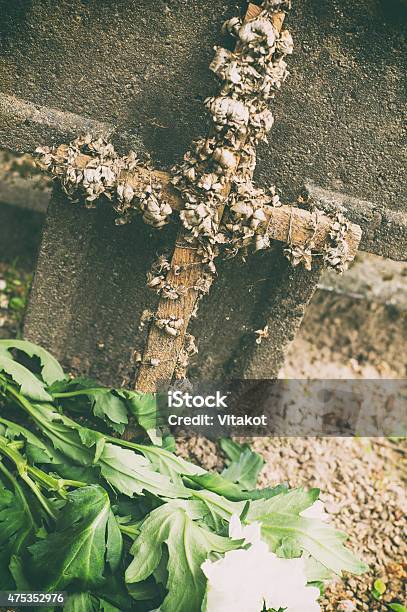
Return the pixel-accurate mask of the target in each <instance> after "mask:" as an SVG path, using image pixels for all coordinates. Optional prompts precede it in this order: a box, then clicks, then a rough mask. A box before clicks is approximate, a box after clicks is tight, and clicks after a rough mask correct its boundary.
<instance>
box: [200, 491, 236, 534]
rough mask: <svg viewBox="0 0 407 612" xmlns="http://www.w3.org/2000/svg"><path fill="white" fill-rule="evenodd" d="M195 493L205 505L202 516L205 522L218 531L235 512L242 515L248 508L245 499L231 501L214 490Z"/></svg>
mask: <svg viewBox="0 0 407 612" xmlns="http://www.w3.org/2000/svg"><path fill="white" fill-rule="evenodd" d="M193 495H194V497H195V499H197V500H199V501H200V502H201V504H202V505H203V511H202V517H203V518H204V520H205V522H206V523H207V524H208V525H209V526H210V527H212V528H214V529H215V530H216V531H221V530H222V529H223V527H224V525H225V524H227V523H229V521H230V519H231V517H232V515H233V514H237V516H241V514H242V512H244V511H245V509H246V503H245V502H244V501H240V502H234V501H230V500H229V499H226V498H225V497H222V496H221V495H218V494H217V493H213V492H212V491H205V490H203V491H194V492H193Z"/></svg>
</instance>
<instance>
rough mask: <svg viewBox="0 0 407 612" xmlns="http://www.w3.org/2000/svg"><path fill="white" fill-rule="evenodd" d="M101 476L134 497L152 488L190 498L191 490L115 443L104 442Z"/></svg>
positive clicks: (156, 490)
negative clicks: (175, 482)
mask: <svg viewBox="0 0 407 612" xmlns="http://www.w3.org/2000/svg"><path fill="white" fill-rule="evenodd" d="M98 465H100V468H101V473H102V476H103V477H104V478H105V479H106V480H107V481H108V482H109V483H110V484H111V485H112V486H113V487H115V489H117V490H118V491H120V492H121V493H124V494H125V495H128V496H129V497H132V496H133V495H135V494H136V495H141V494H142V492H143V491H149V492H150V493H153V495H160V496H162V497H174V498H177V497H188V496H189V492H188V490H187V489H186V488H185V487H183V486H182V485H176V484H174V483H173V482H171V480H170V479H169V478H168V476H166V475H165V474H159V473H158V472H155V471H154V470H153V469H152V466H151V463H150V462H149V461H148V459H146V458H145V457H142V456H141V455H137V454H136V453H135V452H134V451H132V450H127V449H124V448H120V446H116V445H114V444H105V446H104V448H103V451H102V454H101V456H100V459H99V461H98Z"/></svg>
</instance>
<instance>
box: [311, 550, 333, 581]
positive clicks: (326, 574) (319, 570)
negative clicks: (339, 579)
mask: <svg viewBox="0 0 407 612" xmlns="http://www.w3.org/2000/svg"><path fill="white" fill-rule="evenodd" d="M304 557H305V575H306V577H307V581H308V582H321V581H325V580H332V579H333V577H334V574H333V572H331V570H329V569H328V568H326V567H325V565H322V563H319V562H318V561H316V560H315V559H314V557H311V555H306V554H305V553H304Z"/></svg>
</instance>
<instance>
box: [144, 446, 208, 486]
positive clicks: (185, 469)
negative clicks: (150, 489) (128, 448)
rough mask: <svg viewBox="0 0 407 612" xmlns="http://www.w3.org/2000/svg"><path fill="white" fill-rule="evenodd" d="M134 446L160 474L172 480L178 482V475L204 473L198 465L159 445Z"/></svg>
mask: <svg viewBox="0 0 407 612" xmlns="http://www.w3.org/2000/svg"><path fill="white" fill-rule="evenodd" d="M134 448H136V449H137V450H139V451H140V452H141V453H143V455H144V456H145V457H146V458H147V459H148V460H149V461H151V463H152V465H153V466H154V468H155V469H156V470H157V471H158V472H160V474H165V475H167V476H169V478H171V480H172V481H173V482H178V481H179V476H196V475H200V474H205V473H206V472H205V470H204V469H203V468H201V467H199V465H195V464H194V463H191V462H189V461H185V459H182V457H177V455H175V454H174V453H172V452H170V451H168V450H166V449H165V448H162V447H160V446H147V445H145V444H134Z"/></svg>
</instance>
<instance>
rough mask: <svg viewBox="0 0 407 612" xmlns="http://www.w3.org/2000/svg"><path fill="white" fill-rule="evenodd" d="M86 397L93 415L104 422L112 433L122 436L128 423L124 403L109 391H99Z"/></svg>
mask: <svg viewBox="0 0 407 612" xmlns="http://www.w3.org/2000/svg"><path fill="white" fill-rule="evenodd" d="M88 397H89V399H90V401H91V405H92V410H93V414H94V415H95V416H96V417H98V418H99V419H102V420H103V421H106V423H107V424H108V425H109V427H111V428H112V429H113V430H114V431H116V432H117V433H120V434H122V433H123V432H124V429H125V426H126V425H127V424H128V422H129V420H128V418H127V409H126V406H125V404H124V402H123V401H122V400H121V399H120V398H119V397H117V395H114V393H112V392H111V391H110V390H109V389H104V390H103V389H101V390H100V391H99V392H94V393H92V394H91V395H89V396H88Z"/></svg>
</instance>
